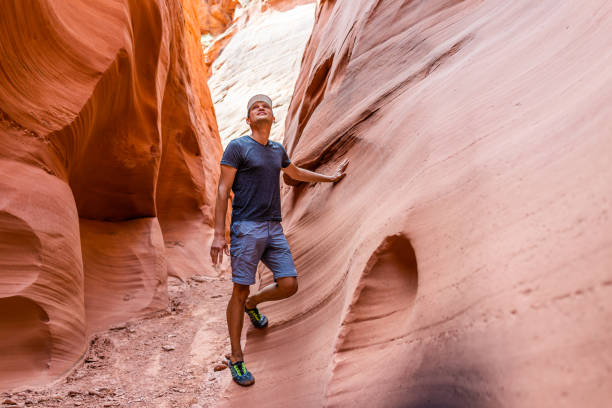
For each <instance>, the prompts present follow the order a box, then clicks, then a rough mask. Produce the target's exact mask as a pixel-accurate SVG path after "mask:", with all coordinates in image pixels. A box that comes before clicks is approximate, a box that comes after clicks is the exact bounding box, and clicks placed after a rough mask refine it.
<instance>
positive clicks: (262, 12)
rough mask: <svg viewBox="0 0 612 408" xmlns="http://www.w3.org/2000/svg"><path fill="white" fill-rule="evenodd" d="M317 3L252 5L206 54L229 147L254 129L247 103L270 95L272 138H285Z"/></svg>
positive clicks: (238, 12)
mask: <svg viewBox="0 0 612 408" xmlns="http://www.w3.org/2000/svg"><path fill="white" fill-rule="evenodd" d="M314 14H315V3H314V2H313V1H287V0H284V1H276V2H268V1H261V0H258V1H252V2H249V3H248V4H247V5H245V7H242V8H237V9H236V12H235V21H234V23H233V24H232V25H231V26H230V27H229V28H228V29H227V30H226V31H225V33H223V34H222V35H221V36H219V37H218V38H217V39H216V40H215V41H214V42H213V43H212V44H211V45H210V46H209V47H208V48H207V49H206V50H205V54H206V57H205V58H206V61H207V63H209V64H211V69H210V72H211V76H210V79H209V81H208V85H209V86H210V89H211V93H212V95H213V101H214V104H215V111H216V114H217V119H218V124H219V133H220V136H221V142H222V143H223V145H224V146H226V145H227V143H229V142H230V140H232V139H234V138H236V137H239V136H242V135H244V134H246V133H248V132H249V131H250V129H249V127H248V125H247V124H246V123H245V118H246V103H247V101H248V100H249V98H250V97H251V96H253V95H255V94H258V93H265V94H267V95H269V96H270V97H271V98H272V101H273V103H274V106H273V108H274V116H275V118H276V122H275V123H274V125H273V126H272V131H271V135H270V138H271V139H272V140H275V141H280V140H281V139H282V137H283V132H284V127H285V117H286V114H287V109H288V108H289V102H290V100H291V92H292V91H293V87H294V85H295V81H296V79H297V75H298V73H299V66H300V60H301V58H302V55H303V51H304V46H305V45H306V41H307V40H308V36H309V35H310V33H311V32H312V26H313V23H314Z"/></svg>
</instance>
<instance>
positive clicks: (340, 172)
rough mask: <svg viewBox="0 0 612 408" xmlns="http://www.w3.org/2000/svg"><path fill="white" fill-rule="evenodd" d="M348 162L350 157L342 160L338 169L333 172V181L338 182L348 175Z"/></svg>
mask: <svg viewBox="0 0 612 408" xmlns="http://www.w3.org/2000/svg"><path fill="white" fill-rule="evenodd" d="M348 164H349V161H348V159H344V160H342V162H340V164H339V165H338V169H337V170H336V172H335V173H334V174H333V176H331V177H332V180H331V181H332V182H334V183H337V182H339V181H340V180H342V179H343V178H344V177H345V176H346V166H348Z"/></svg>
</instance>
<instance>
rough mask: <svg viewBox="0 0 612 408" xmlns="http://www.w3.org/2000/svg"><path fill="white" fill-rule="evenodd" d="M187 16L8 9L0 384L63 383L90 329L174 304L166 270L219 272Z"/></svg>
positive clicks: (0, 208)
mask: <svg viewBox="0 0 612 408" xmlns="http://www.w3.org/2000/svg"><path fill="white" fill-rule="evenodd" d="M183 6H184V10H185V11H183V8H182V7H181V3H179V2H177V1H173V0H158V1H146V2H145V1H137V0H124V1H113V2H110V1H109V2H93V1H70V2H68V1H51V0H44V1H16V2H4V3H2V5H1V6H0V9H1V12H0V174H1V177H0V192H1V193H0V271H1V272H0V274H1V275H0V389H6V388H12V387H17V386H23V385H36V384H41V383H45V382H48V381H51V380H53V379H56V378H58V377H59V376H61V375H63V374H65V373H66V371H67V370H69V369H70V368H71V367H72V366H73V365H74V364H75V363H76V362H77V361H78V360H79V358H81V357H82V355H83V353H84V351H85V350H86V346H87V336H88V334H89V333H91V332H92V331H95V330H98V329H101V328H105V327H108V326H109V325H110V324H113V323H116V322H119V321H123V320H125V319H127V318H129V317H131V316H135V315H141V314H143V313H146V312H148V311H151V310H156V309H159V308H163V307H165V306H166V303H167V292H166V279H167V276H168V273H170V274H173V275H176V276H187V275H189V274H192V273H195V272H196V271H197V272H200V273H201V272H206V271H207V270H209V271H210V269H211V267H210V265H208V264H209V262H207V260H206V251H202V249H201V248H202V246H206V245H207V242H206V241H207V239H208V238H209V237H210V235H211V226H212V216H213V215H212V205H213V204H212V203H213V197H214V196H215V190H216V180H217V177H218V164H217V163H218V160H219V157H220V154H221V144H220V141H219V137H218V132H217V128H216V124H215V118H214V112H213V108H212V102H211V100H210V95H209V93H208V89H207V88H206V86H205V80H206V78H205V77H204V76H203V75H204V74H203V73H204V72H205V68H204V65H203V57H202V54H201V49H200V44H199V36H196V37H193V34H192V33H191V32H190V30H189V27H190V24H191V25H193V24H194V23H193V19H192V16H193V15H194V11H193V10H194V8H195V7H197V6H198V4H197V3H196V2H193V1H188V0H185V1H184V2H183ZM186 19H187V24H185V21H186ZM196 25H197V24H196ZM194 38H195V39H194ZM194 50H195V52H194ZM198 65H199V67H198ZM193 84H195V86H194V85H193Z"/></svg>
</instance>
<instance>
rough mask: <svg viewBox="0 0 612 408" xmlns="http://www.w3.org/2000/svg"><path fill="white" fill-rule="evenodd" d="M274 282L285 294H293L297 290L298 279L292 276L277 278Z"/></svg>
mask: <svg viewBox="0 0 612 408" xmlns="http://www.w3.org/2000/svg"><path fill="white" fill-rule="evenodd" d="M276 284H277V285H278V287H279V288H280V289H281V290H282V291H283V293H285V294H286V295H287V296H291V295H294V294H295V293H296V292H297V291H298V281H297V278H295V277H293V276H291V277H287V278H279V279H278V281H277V282H276Z"/></svg>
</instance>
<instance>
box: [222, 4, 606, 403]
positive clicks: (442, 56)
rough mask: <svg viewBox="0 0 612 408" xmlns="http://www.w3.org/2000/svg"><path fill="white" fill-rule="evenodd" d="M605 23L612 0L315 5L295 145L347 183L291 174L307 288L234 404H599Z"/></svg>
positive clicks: (312, 164) (286, 306) (296, 102)
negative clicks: (300, 179) (309, 181)
mask: <svg viewBox="0 0 612 408" xmlns="http://www.w3.org/2000/svg"><path fill="white" fill-rule="evenodd" d="M611 27H612V4H610V2H607V1H603V0H600V1H591V2H558V1H553V0H544V1H539V2H536V3H534V2H532V1H527V0H520V1H512V2H507V1H495V0H494V1H486V2H483V1H476V0H464V1H457V0H435V1H432V0H427V1H425V0H423V1H412V0H410V1H409V0H336V1H332V0H327V1H321V2H319V4H318V6H317V13H316V22H315V27H314V31H313V33H312V36H311V38H310V40H309V43H308V46H307V48H306V51H305V55H304V58H303V62H302V66H301V72H300V75H299V78H298V81H297V84H296V87H295V94H294V96H293V99H292V102H291V107H290V110H289V114H288V118H287V123H286V136H285V140H284V142H285V145H286V146H287V149H288V151H289V152H290V155H291V156H292V158H293V160H294V161H295V162H296V163H297V164H298V165H302V166H305V167H308V168H311V169H316V170H319V171H322V172H330V171H332V169H334V168H335V166H336V165H337V164H338V163H339V162H340V161H341V160H342V159H344V158H349V159H350V165H349V167H348V176H347V177H346V178H345V179H344V180H343V181H341V182H340V183H339V184H337V185H330V184H314V185H303V184H302V185H296V186H295V187H292V188H289V187H284V190H283V213H284V224H285V230H286V232H287V235H288V239H289V242H290V244H291V247H292V250H293V254H294V258H295V262H296V265H297V268H298V272H299V274H300V290H299V292H298V294H297V295H296V297H294V298H291V299H289V300H286V301H282V302H277V303H274V304H270V305H265V304H264V305H263V306H262V310H263V311H264V312H265V313H266V314H268V315H269V317H270V319H271V322H272V323H271V326H270V327H269V328H268V329H267V330H266V331H255V330H252V331H250V332H249V334H248V337H247V345H246V355H245V356H246V360H247V363H248V366H249V369H251V370H252V371H253V372H254V374H255V376H256V384H255V386H254V387H252V388H250V389H246V390H245V389H242V388H240V389H239V388H238V387H237V386H232V387H230V388H229V389H228V391H227V393H228V394H229V395H228V396H229V399H228V400H227V401H229V402H228V403H227V405H229V406H241V405H246V404H248V405H250V406H266V407H276V406H287V405H291V406H299V407H321V406H330V407H345V406H355V407H357V406H375V407H468V406H469V407H501V406H506V407H524V406H539V407H557V406H566V407H575V406H604V405H607V404H608V403H609V401H610V398H612V387H611V386H610V384H611V381H612V374H611V369H610V368H611V367H612V357H611V354H610V350H611V349H612V337H610V332H611V331H612V323H611V322H612V300H611V299H612V274H611V272H610V271H611V270H612V234H610V231H612V216H611V205H612V204H611V203H612V189H611V188H610V186H611V185H612V166H610V152H611V151H612V139H611V138H610V132H611V130H612V121H611V119H610V118H612V103H611V102H612V70H610V69H609V67H610V65H611V64H612V54H611V53H610V52H608V50H609V47H610V44H609V42H610V41H609V40H610V38H611V35H612V28H611ZM288 181H289V182H291V181H290V180H288ZM291 184H295V183H293V182H291ZM267 281H269V278H264V279H263V283H264V284H265V283H267Z"/></svg>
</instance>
